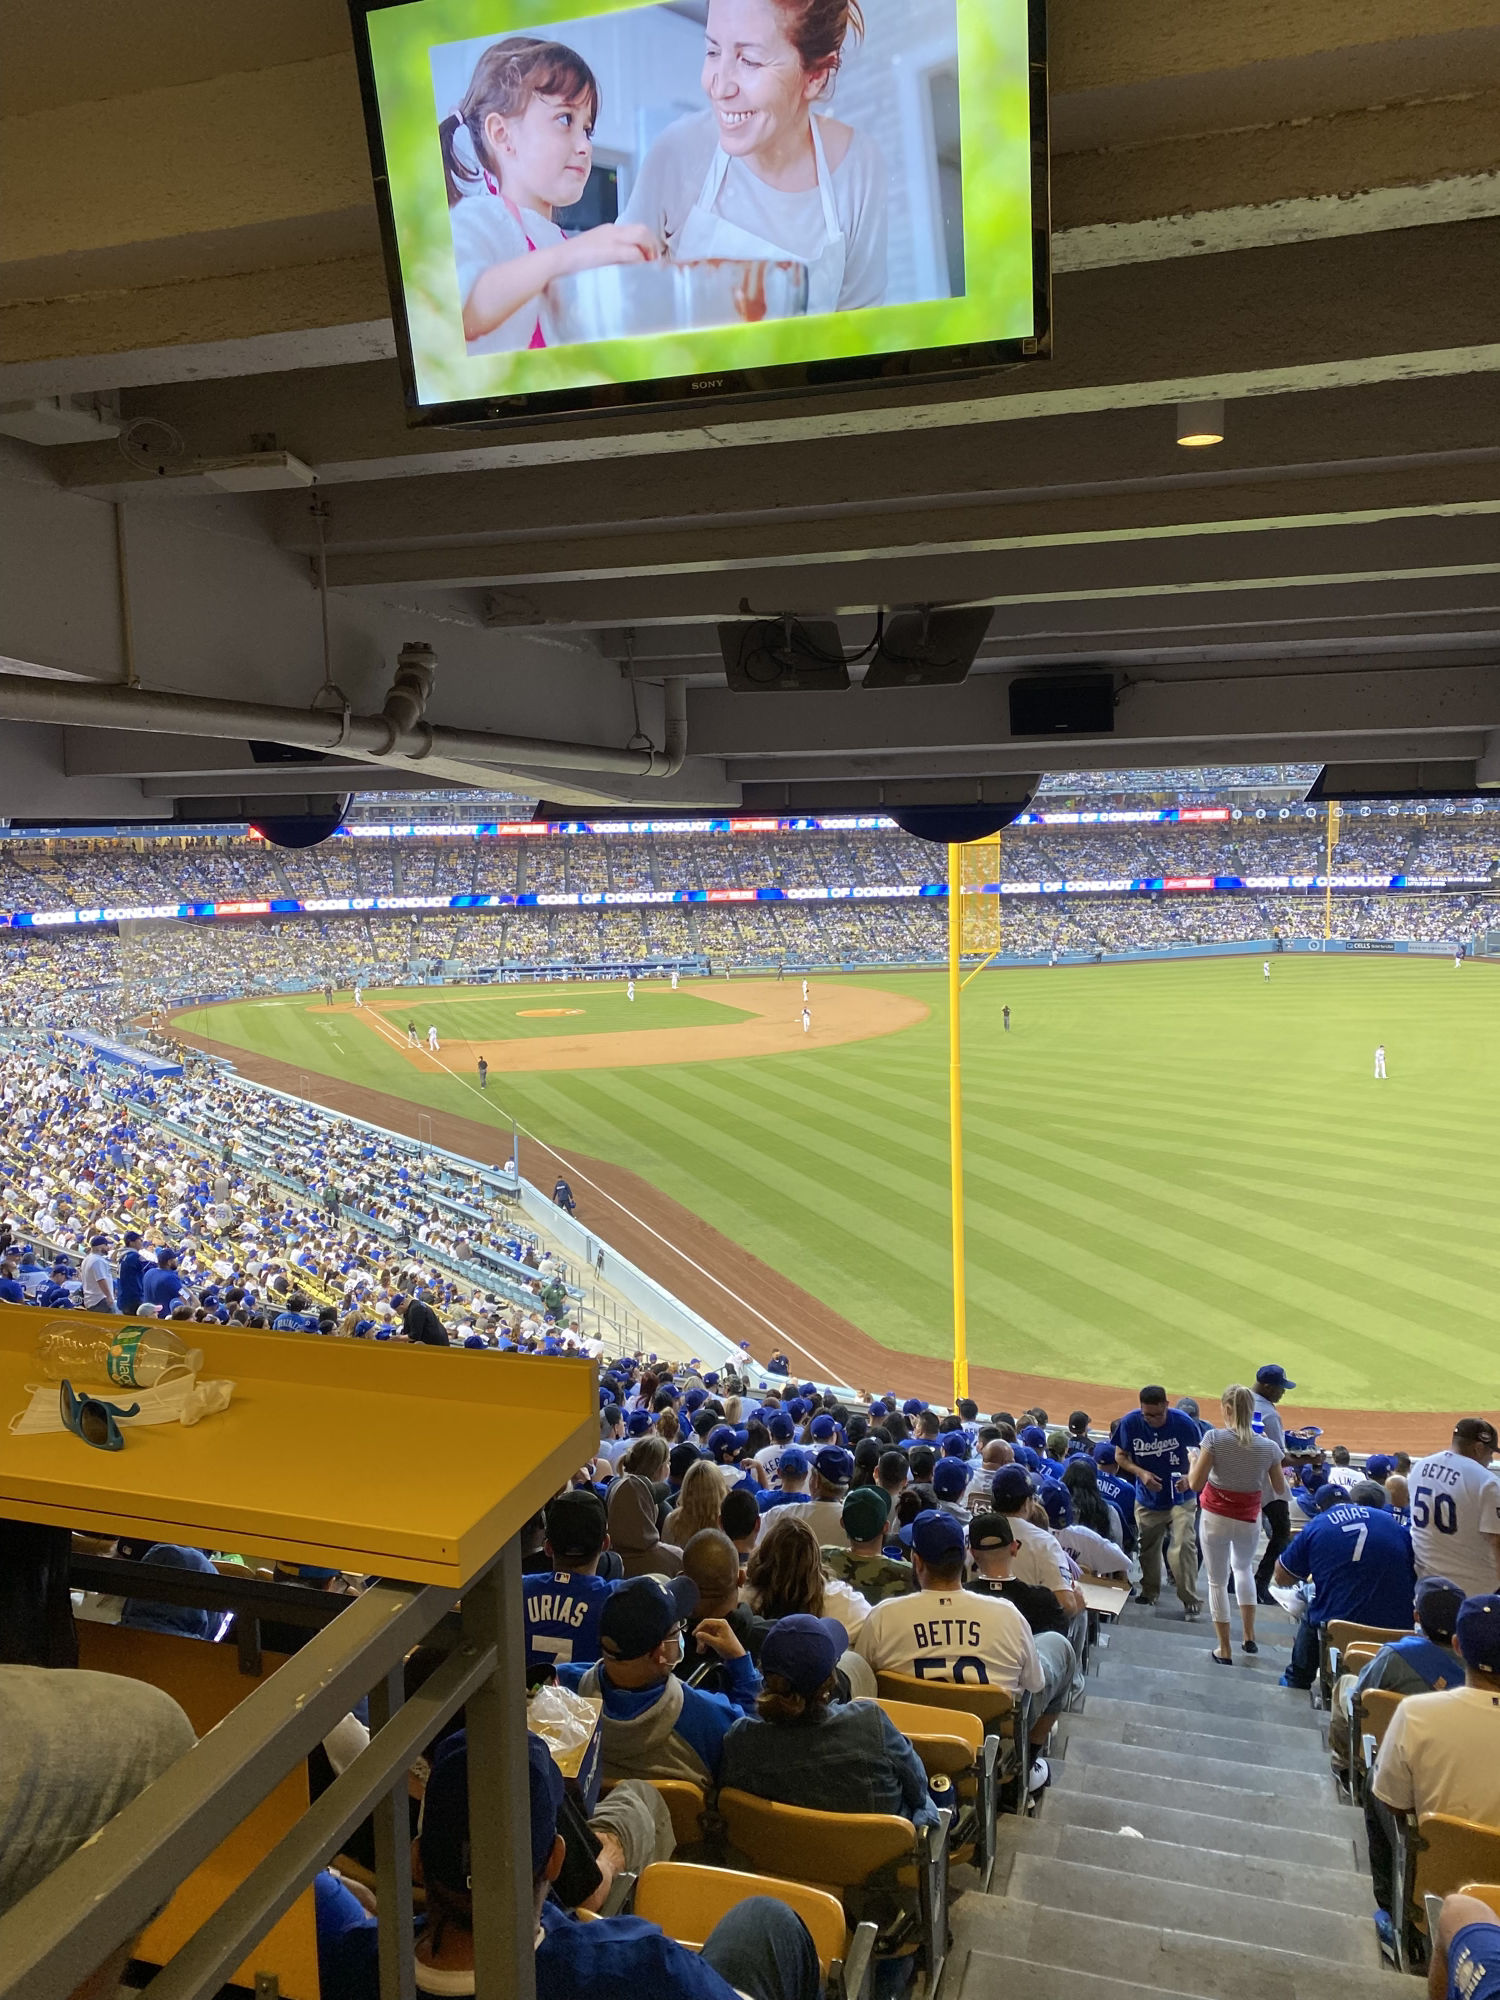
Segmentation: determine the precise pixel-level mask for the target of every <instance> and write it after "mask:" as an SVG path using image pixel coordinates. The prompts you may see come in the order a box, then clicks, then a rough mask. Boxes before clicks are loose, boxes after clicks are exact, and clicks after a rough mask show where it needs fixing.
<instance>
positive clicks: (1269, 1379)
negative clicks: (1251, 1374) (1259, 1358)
mask: <svg viewBox="0 0 1500 2000" xmlns="http://www.w3.org/2000/svg"><path fill="white" fill-rule="evenodd" d="M1255 1379H1256V1381H1257V1382H1266V1383H1269V1385H1270V1386H1271V1388H1273V1389H1295V1388H1296V1386H1297V1385H1296V1383H1295V1382H1294V1381H1293V1380H1292V1378H1291V1376H1290V1375H1288V1374H1287V1372H1286V1370H1285V1369H1284V1368H1283V1367H1282V1365H1281V1363H1280V1362H1279V1361H1268V1362H1267V1363H1266V1365H1265V1367H1264V1368H1257V1369H1256V1371H1255Z"/></svg>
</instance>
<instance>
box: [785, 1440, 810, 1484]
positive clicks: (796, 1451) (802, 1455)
mask: <svg viewBox="0 0 1500 2000" xmlns="http://www.w3.org/2000/svg"><path fill="white" fill-rule="evenodd" d="M807 1466H808V1458H807V1453H806V1452H805V1451H804V1450H803V1449H802V1447H801V1445H797V1444H789V1445H788V1446H787V1448H786V1450H785V1451H784V1452H783V1453H782V1454H781V1470H782V1473H783V1475H785V1474H786V1473H788V1472H789V1473H790V1474H791V1475H792V1477H793V1479H800V1478H801V1477H802V1475H803V1474H804V1473H805V1472H806V1471H807Z"/></svg>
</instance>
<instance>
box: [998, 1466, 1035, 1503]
mask: <svg viewBox="0 0 1500 2000" xmlns="http://www.w3.org/2000/svg"><path fill="white" fill-rule="evenodd" d="M1035 1490H1036V1488H1035V1486H1034V1485H1033V1483H1032V1478H1031V1474H1030V1473H1029V1472H1028V1471H1027V1470H1026V1468H1025V1466H1024V1465H1002V1466H1001V1468H1000V1470H999V1471H998V1472H997V1473H996V1474H995V1477H994V1478H993V1480H991V1482H990V1494H991V1497H992V1498H993V1500H994V1502H995V1508H996V1511H997V1512H998V1513H1001V1514H1024V1513H1025V1512H1026V1503H1027V1501H1028V1500H1029V1499H1030V1498H1031V1496H1032V1494H1033V1493H1034V1492H1035Z"/></svg>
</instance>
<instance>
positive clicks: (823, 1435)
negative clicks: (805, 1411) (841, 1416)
mask: <svg viewBox="0 0 1500 2000" xmlns="http://www.w3.org/2000/svg"><path fill="white" fill-rule="evenodd" d="M807 1434H808V1436H809V1437H810V1438H811V1439H812V1441H813V1443H814V1444H828V1443H829V1442H830V1441H831V1440H832V1439H834V1438H836V1437H837V1436H838V1434H839V1427H838V1425H837V1424H836V1423H835V1422H834V1421H833V1418H832V1417H831V1416H829V1414H828V1412H827V1411H826V1410H825V1411H824V1412H823V1414H822V1416H820V1417H814V1418H813V1420H812V1422H811V1423H810V1424H809V1425H808V1433H807Z"/></svg>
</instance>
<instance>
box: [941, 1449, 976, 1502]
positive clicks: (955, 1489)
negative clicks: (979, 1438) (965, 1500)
mask: <svg viewBox="0 0 1500 2000" xmlns="http://www.w3.org/2000/svg"><path fill="white" fill-rule="evenodd" d="M968 1484H969V1468H968V1466H966V1465H964V1464H962V1463H961V1462H960V1461H959V1460H958V1459H956V1458H940V1459H939V1460H938V1462H937V1464H936V1465H935V1466H934V1467H933V1471H932V1490H933V1492H934V1493H936V1495H937V1497H938V1498H939V1500H957V1499H958V1497H959V1496H960V1494H962V1493H963V1492H964V1490H965V1489H966V1488H967V1486H968Z"/></svg>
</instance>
